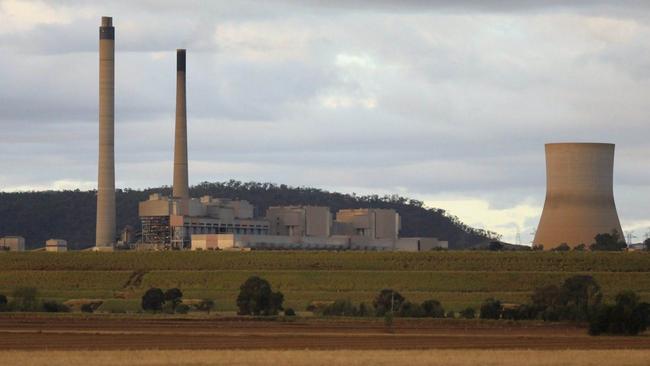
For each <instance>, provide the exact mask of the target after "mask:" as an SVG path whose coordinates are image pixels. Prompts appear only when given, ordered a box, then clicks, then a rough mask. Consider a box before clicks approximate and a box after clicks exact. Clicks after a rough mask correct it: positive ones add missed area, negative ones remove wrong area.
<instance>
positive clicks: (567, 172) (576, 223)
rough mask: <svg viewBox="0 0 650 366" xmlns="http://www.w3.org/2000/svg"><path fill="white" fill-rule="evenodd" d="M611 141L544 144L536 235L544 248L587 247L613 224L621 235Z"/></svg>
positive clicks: (611, 227)
mask: <svg viewBox="0 0 650 366" xmlns="http://www.w3.org/2000/svg"><path fill="white" fill-rule="evenodd" d="M613 175H614V145H613V144H594V143H562V144H547V145H546V201H545V202H544V211H543V212H542V217H541V219H540V222H539V226H538V228H537V232H536V234H535V240H534V241H533V243H534V244H536V245H540V244H541V245H543V246H544V249H551V248H554V247H556V246H558V245H560V244H562V243H567V244H568V245H569V246H571V247H575V246H577V245H580V244H585V245H587V246H589V245H591V244H592V243H593V242H594V237H595V236H596V235H597V234H601V233H611V232H612V230H614V229H616V230H618V232H619V233H620V235H621V239H622V238H623V231H622V230H621V223H620V222H619V220H618V214H617V213H616V205H615V204H614V190H613V180H614V179H613Z"/></svg>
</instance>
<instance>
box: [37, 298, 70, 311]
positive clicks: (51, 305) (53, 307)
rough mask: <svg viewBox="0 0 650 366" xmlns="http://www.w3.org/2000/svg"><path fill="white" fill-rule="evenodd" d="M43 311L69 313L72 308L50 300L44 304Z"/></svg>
mask: <svg viewBox="0 0 650 366" xmlns="http://www.w3.org/2000/svg"><path fill="white" fill-rule="evenodd" d="M43 310H45V311H46V312H48V313H67V312H69V311H70V308H68V307H67V306H65V305H64V304H61V303H60V302H57V301H54V300H49V301H45V302H43Z"/></svg>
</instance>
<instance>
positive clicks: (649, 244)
mask: <svg viewBox="0 0 650 366" xmlns="http://www.w3.org/2000/svg"><path fill="white" fill-rule="evenodd" d="M643 250H645V251H650V238H648V239H646V240H644V241H643Z"/></svg>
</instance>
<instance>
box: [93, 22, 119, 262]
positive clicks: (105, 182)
mask: <svg viewBox="0 0 650 366" xmlns="http://www.w3.org/2000/svg"><path fill="white" fill-rule="evenodd" d="M114 116H115V28H113V18H111V17H102V25H101V27H99V164H98V170H99V172H98V176H97V227H96V230H97V231H96V236H95V248H96V249H97V250H111V249H113V244H115V145H114V140H115V129H114Z"/></svg>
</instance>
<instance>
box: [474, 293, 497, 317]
mask: <svg viewBox="0 0 650 366" xmlns="http://www.w3.org/2000/svg"><path fill="white" fill-rule="evenodd" d="M479 317H480V318H481V319H499V318H501V301H499V300H496V299H493V298H489V299H486V300H485V301H484V302H483V304H482V305H481V310H480V315H479Z"/></svg>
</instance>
